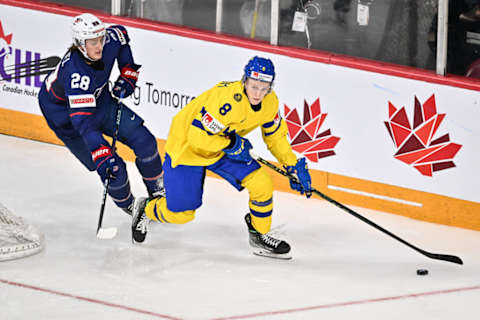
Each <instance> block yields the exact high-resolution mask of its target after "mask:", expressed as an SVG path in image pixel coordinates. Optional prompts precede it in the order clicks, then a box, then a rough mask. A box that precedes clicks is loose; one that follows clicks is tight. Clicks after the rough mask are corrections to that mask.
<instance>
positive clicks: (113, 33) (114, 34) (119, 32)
mask: <svg viewBox="0 0 480 320" xmlns="http://www.w3.org/2000/svg"><path fill="white" fill-rule="evenodd" d="M107 34H108V36H109V38H110V39H109V41H114V42H119V43H120V45H125V44H128V43H129V42H130V37H129V36H128V32H127V29H126V28H125V27H124V26H121V25H119V24H117V25H113V26H110V27H108V28H107Z"/></svg>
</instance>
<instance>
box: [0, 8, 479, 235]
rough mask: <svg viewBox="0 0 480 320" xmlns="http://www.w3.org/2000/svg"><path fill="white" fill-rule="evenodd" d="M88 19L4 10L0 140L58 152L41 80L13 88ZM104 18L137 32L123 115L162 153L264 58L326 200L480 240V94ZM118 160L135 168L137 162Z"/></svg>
mask: <svg viewBox="0 0 480 320" xmlns="http://www.w3.org/2000/svg"><path fill="white" fill-rule="evenodd" d="M79 13H81V12H80V11H78V10H76V9H72V8H69V7H63V6H54V7H48V6H46V5H44V4H38V3H34V2H29V1H15V3H14V2H13V1H5V0H0V23H1V26H2V29H0V31H1V30H3V34H2V33H0V78H3V79H7V80H6V81H5V80H4V81H0V133H4V134H9V135H15V136H20V137H25V138H28V139H34V140H40V141H45V142H49V143H59V141H58V139H57V138H56V137H55V136H54V134H53V133H52V132H51V131H50V130H49V129H48V128H47V126H46V123H45V121H44V120H43V117H42V116H41V113H40V109H39V107H38V103H37V99H36V95H37V94H38V91H39V87H40V84H41V82H42V80H43V79H44V76H43V75H40V76H38V75H32V76H27V77H23V78H21V79H18V80H10V81H9V78H8V77H9V75H11V74H12V73H13V74H15V66H16V65H17V66H18V65H20V64H24V63H25V62H30V61H34V60H37V59H40V58H46V57H50V56H60V57H61V56H63V54H64V53H65V51H66V49H67V47H68V46H69V44H70V43H71V38H70V23H71V17H72V16H74V15H77V14H79ZM99 16H100V18H102V19H103V20H104V21H105V22H109V23H115V24H116V23H118V24H124V25H126V26H127V27H128V31H129V34H130V38H131V39H132V40H131V45H132V51H133V53H134V58H135V60H136V62H137V63H139V64H142V68H141V73H140V79H139V82H138V84H137V85H138V88H137V90H136V92H135V94H134V95H133V96H132V97H130V98H129V99H127V101H126V104H128V105H129V106H130V107H131V108H132V109H133V110H135V111H136V112H137V113H138V114H139V115H141V116H142V117H143V118H144V119H145V122H146V125H147V126H148V127H149V129H150V130H151V131H152V132H153V133H154V134H155V136H156V137H157V139H158V141H159V148H160V149H161V150H160V151H162V152H163V145H164V142H165V139H166V137H167V134H168V129H169V123H170V121H171V119H172V117H173V116H174V115H175V114H176V113H177V112H178V111H179V110H180V109H181V108H182V107H183V106H185V105H186V104H187V103H188V102H189V101H191V100H192V99H193V98H194V97H195V96H196V95H198V94H200V93H201V92H203V91H204V90H206V89H208V88H210V87H212V86H214V85H215V84H216V83H217V82H219V81H222V80H227V81H233V80H238V79H240V77H241V76H242V69H243V66H244V65H245V64H246V62H247V61H248V59H249V58H250V57H251V56H254V55H261V56H266V57H269V58H271V59H272V60H273V62H274V63H275V67H276V72H277V77H276V79H275V85H274V89H275V91H276V93H277V95H278V97H279V101H280V112H281V114H282V116H284V118H286V119H287V120H288V121H287V123H288V125H289V132H290V138H291V143H292V145H293V146H294V149H295V150H296V151H297V154H298V156H307V157H308V159H309V160H310V161H309V166H310V168H311V169H312V176H313V185H314V186H315V187H316V188H317V189H318V190H320V191H322V192H325V193H326V194H328V195H330V196H331V197H333V198H334V199H336V200H338V201H340V202H343V203H345V204H350V205H358V206H363V207H368V208H372V209H377V210H382V211H386V212H391V213H395V214H400V215H405V216H409V217H412V218H416V219H421V220H426V221H431V222H436V223H441V224H447V225H453V226H459V227H463V228H470V229H475V230H480V196H479V194H480V193H479V192H478V190H480V174H479V172H478V164H479V163H480V161H479V160H480V139H479V138H480V130H479V129H478V120H477V119H479V118H480V117H479V116H480V108H479V107H478V105H479V100H480V99H479V98H480V95H479V90H480V84H478V82H474V81H468V80H464V79H461V78H454V77H447V78H445V77H439V76H435V75H434V74H432V73H430V72H426V71H420V70H415V69H411V68H402V67H398V66H391V65H383V64H380V63H374V62H369V61H364V60H361V59H354V58H348V57H338V56H335V55H332V54H326V53H318V52H317V53H312V52H310V51H307V50H302V49H293V48H288V49H287V48H278V47H272V46H269V45H267V44H263V43H255V42H252V41H248V40H243V39H238V38H233V37H227V36H222V35H216V34H212V33H206V32H201V31H192V30H189V29H186V28H178V27H172V26H169V25H163V24H159V23H150V22H145V21H140V20H135V19H129V18H120V17H110V16H103V15H101V14H99ZM26 21H28V22H29V23H28V25H27V23H26ZM31 26H35V28H33V29H32V27H31ZM33 69H34V68H33ZM27 72H32V71H31V70H30V71H27ZM117 75H118V72H117V71H115V73H114V74H112V78H111V80H113V81H114V80H115V79H116V77H117ZM302 131H303V133H302ZM248 138H249V139H250V140H251V142H252V144H253V145H254V148H255V150H256V153H257V154H259V155H260V156H262V157H264V158H266V159H268V160H274V158H273V157H272V156H271V155H270V154H269V153H268V151H267V150H266V148H265V147H264V144H263V141H262V139H261V136H260V134H259V132H256V133H252V134H250V135H249V136H248ZM120 152H121V154H122V155H124V156H125V157H126V158H127V159H129V160H133V154H132V153H131V152H129V151H127V150H125V149H124V148H122V149H121V150H120ZM272 177H273V178H274V181H275V185H276V187H277V189H278V190H284V191H287V190H288V189H289V188H288V183H287V181H286V180H285V178H283V177H281V176H278V175H277V174H275V173H273V175H272Z"/></svg>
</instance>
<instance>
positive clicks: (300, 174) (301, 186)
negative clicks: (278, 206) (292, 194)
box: [285, 158, 312, 198]
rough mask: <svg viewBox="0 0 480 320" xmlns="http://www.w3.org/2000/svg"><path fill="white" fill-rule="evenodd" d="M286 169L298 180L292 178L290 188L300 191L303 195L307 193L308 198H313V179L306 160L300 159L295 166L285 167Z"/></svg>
mask: <svg viewBox="0 0 480 320" xmlns="http://www.w3.org/2000/svg"><path fill="white" fill-rule="evenodd" d="M285 169H286V170H287V172H288V173H289V174H290V175H291V176H293V177H294V178H296V180H294V179H292V178H290V188H292V189H293V190H296V191H299V192H300V193H301V194H303V193H305V195H306V196H307V198H310V197H311V196H312V179H311V178H310V173H309V172H308V167H307V163H306V161H305V158H301V159H298V161H297V164H296V165H294V166H285Z"/></svg>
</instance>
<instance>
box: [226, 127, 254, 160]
mask: <svg viewBox="0 0 480 320" xmlns="http://www.w3.org/2000/svg"><path fill="white" fill-rule="evenodd" d="M250 149H252V144H251V143H250V141H248V140H247V139H245V138H242V137H241V136H239V135H238V134H234V135H233V134H232V135H230V144H229V145H228V146H227V147H226V148H225V149H223V152H225V154H226V155H227V157H229V158H230V159H232V160H235V161H240V162H247V163H249V162H250V161H252V160H253V159H252V157H251V156H250Z"/></svg>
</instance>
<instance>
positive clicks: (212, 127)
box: [202, 112, 225, 134]
mask: <svg viewBox="0 0 480 320" xmlns="http://www.w3.org/2000/svg"><path fill="white" fill-rule="evenodd" d="M202 124H203V126H204V127H205V128H206V129H208V130H209V131H211V132H212V133H215V134H216V133H219V132H220V131H222V130H223V129H225V126H224V125H223V124H222V123H221V122H220V121H218V120H217V119H215V118H214V117H213V116H212V115H211V114H210V113H208V112H205V113H204V115H203V116H202Z"/></svg>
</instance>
